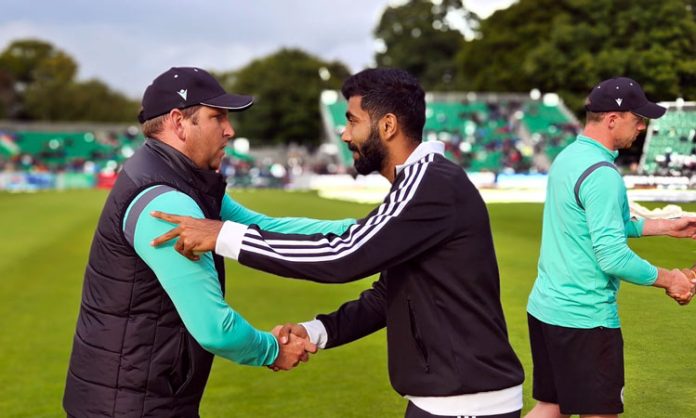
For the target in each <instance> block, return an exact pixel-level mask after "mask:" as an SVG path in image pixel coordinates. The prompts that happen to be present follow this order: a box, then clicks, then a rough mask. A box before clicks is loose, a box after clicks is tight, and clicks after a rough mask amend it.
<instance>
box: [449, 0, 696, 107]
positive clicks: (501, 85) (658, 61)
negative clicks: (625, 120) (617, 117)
mask: <svg viewBox="0 0 696 418" xmlns="http://www.w3.org/2000/svg"><path fill="white" fill-rule="evenodd" d="M691 3H693V2H692V1H684V0H663V1H653V0H631V1H628V0H520V1H519V2H518V3H516V4H513V5H512V6H511V7H510V8H508V9H506V10H501V11H498V12H496V13H494V14H493V15H492V16H491V17H489V18H488V19H486V20H485V21H483V22H481V25H480V32H479V36H478V38H477V39H475V40H472V41H470V42H467V43H465V45H464V47H463V48H462V49H461V51H460V53H459V55H458V57H457V69H458V77H457V80H456V85H457V87H458V88H460V89H462V90H475V91H518V92H525V91H529V90H530V89H532V88H539V89H540V90H542V91H556V92H559V93H560V94H561V96H562V97H563V98H564V100H565V101H566V103H568V104H569V105H570V106H571V108H573V109H575V110H578V111H579V110H580V109H581V108H582V104H583V102H584V98H585V96H586V95H587V93H588V92H589V90H590V89H591V88H592V86H593V85H594V84H596V83H597V82H598V81H599V80H602V79H605V78H609V77H613V76H618V75H623V76H628V77H631V78H634V79H636V80H638V81H639V82H640V83H641V84H642V85H643V88H644V89H645V90H646V92H647V93H648V96H650V97H651V98H652V99H654V100H673V99H674V98H676V97H678V96H683V97H686V98H694V97H696V22H695V20H694V13H693V12H692V10H693V6H692V5H691Z"/></svg>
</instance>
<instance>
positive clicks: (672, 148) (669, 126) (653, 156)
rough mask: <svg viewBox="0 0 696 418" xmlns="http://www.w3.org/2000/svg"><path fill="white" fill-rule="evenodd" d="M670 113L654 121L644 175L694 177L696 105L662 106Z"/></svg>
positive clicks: (645, 152)
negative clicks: (692, 175)
mask: <svg viewBox="0 0 696 418" xmlns="http://www.w3.org/2000/svg"><path fill="white" fill-rule="evenodd" d="M661 104H662V105H663V106H665V107H667V109H668V110H667V113H665V115H664V116H663V117H661V118H660V119H656V120H654V121H651V122H650V125H649V126H648V132H647V134H646V138H645V145H644V146H643V156H642V158H641V163H640V168H639V170H640V172H642V173H644V174H658V175H691V174H692V173H693V172H694V169H696V161H695V157H694V151H696V102H687V103H684V102H682V103H677V102H668V103H661Z"/></svg>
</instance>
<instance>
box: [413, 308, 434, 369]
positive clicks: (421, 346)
mask: <svg viewBox="0 0 696 418" xmlns="http://www.w3.org/2000/svg"><path fill="white" fill-rule="evenodd" d="M407 301H408V318H409V322H410V324H411V336H413V340H414V341H415V342H416V348H417V349H418V353H419V354H420V356H421V359H422V360H423V367H424V368H425V371H426V372H428V371H430V364H429V363H428V350H427V349H426V347H425V343H424V342H423V338H422V337H421V333H420V331H419V329H418V324H417V322H416V311H415V309H413V303H412V302H411V299H407Z"/></svg>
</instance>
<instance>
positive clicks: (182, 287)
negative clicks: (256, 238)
mask: <svg viewBox="0 0 696 418" xmlns="http://www.w3.org/2000/svg"><path fill="white" fill-rule="evenodd" d="M156 188H165V189H160V190H159V191H164V192H163V193H161V194H159V195H157V193H148V192H149V191H151V190H153V189H156ZM165 190H166V191H165ZM152 196H154V197H152ZM141 198H144V199H151V200H149V202H145V201H143V202H140V205H137V206H136V203H137V202H138V201H139V200H140V199H141ZM143 204H145V206H144V209H142V211H140V213H139V214H135V213H134V214H133V216H137V222H136V223H135V227H134V230H133V231H130V233H132V234H133V243H134V248H135V251H136V253H137V254H138V256H140V257H141V258H142V259H143V261H145V263H146V264H147V265H148V266H149V267H150V268H151V269H152V271H153V272H154V273H155V275H156V276H157V279H158V280H159V282H160V283H161V285H162V287H163V288H164V290H165V291H166V292H167V295H169V297H170V299H171V300H172V302H173V303H174V306H175V308H176V310H177V312H178V314H179V316H180V317H181V319H182V321H183V323H184V326H186V329H187V330H188V331H189V333H190V334H191V335H192V336H193V338H195V339H196V341H197V342H198V343H199V344H200V345H201V346H202V347H203V348H204V349H206V350H208V351H210V352H211V353H213V354H216V355H219V356H221V357H225V358H227V359H229V360H232V361H234V362H237V363H240V364H247V365H255V366H260V365H269V364H272V363H273V362H274V361H275V359H276V357H277V356H278V344H277V342H276V339H275V338H274V337H273V336H272V335H271V334H270V333H268V332H264V331H259V330H257V329H255V328H254V327H253V326H251V325H250V324H249V323H248V322H247V321H246V320H245V319H244V317H242V315H240V314H239V313H238V312H236V311H235V310H234V309H232V308H231V307H230V306H229V305H228V304H227V302H225V299H224V296H223V294H222V289H221V288H220V283H219V281H218V277H217V271H216V270H215V264H214V262H213V257H212V255H211V253H206V254H203V255H201V258H200V260H199V261H191V260H188V259H187V258H185V257H182V256H181V255H180V254H179V253H177V252H176V251H175V250H174V242H173V241H172V242H169V243H166V244H164V245H162V246H159V247H156V248H155V247H152V246H151V245H150V242H151V241H152V240H153V239H154V238H155V237H157V236H159V235H161V234H163V233H165V232H167V231H169V230H170V229H172V227H173V225H172V224H170V223H168V222H164V221H162V220H159V219H156V218H154V217H152V216H150V212H152V211H153V210H159V211H163V212H168V213H173V214H178V215H187V216H192V217H195V218H203V217H204V216H203V212H202V210H201V209H200V207H199V206H198V205H197V204H196V202H195V201H194V200H193V199H191V198H190V197H189V196H187V195H186V194H184V193H181V192H179V191H176V190H173V189H168V190H167V187H166V186H153V187H151V188H149V189H146V190H144V191H143V192H142V193H140V194H139V195H138V196H136V197H135V199H133V201H132V202H131V204H130V206H129V207H128V210H127V212H126V216H125V217H124V225H123V227H124V230H125V228H126V223H127V222H126V221H127V220H128V219H129V216H130V215H131V209H133V208H134V207H138V206H140V207H142V206H141V205H143ZM138 210H139V209H138ZM220 216H221V218H222V219H223V220H230V221H234V222H239V223H242V224H245V225H251V224H255V225H259V226H260V227H261V228H262V229H267V230H275V231H278V232H283V233H335V234H337V235H341V234H342V233H343V231H345V230H346V229H347V228H348V227H350V225H352V224H354V223H355V220H353V219H344V220H339V221H320V220H313V219H306V218H272V217H269V216H265V215H262V214H259V213H256V212H254V211H251V210H249V209H247V208H245V207H244V206H242V205H240V204H239V203H237V202H236V201H234V200H233V199H232V198H230V197H229V196H227V195H225V197H224V199H223V203H222V209H221V211H220Z"/></svg>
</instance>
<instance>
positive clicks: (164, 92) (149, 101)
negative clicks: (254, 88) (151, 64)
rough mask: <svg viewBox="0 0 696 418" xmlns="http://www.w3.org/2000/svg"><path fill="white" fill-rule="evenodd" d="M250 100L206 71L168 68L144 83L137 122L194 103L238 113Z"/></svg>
mask: <svg viewBox="0 0 696 418" xmlns="http://www.w3.org/2000/svg"><path fill="white" fill-rule="evenodd" d="M253 103H254V98H253V97H251V96H242V95H238V94H229V93H227V92H226V91H225V89H223V88H222V86H221V85H220V83H219V82H218V81H217V80H216V79H215V77H213V76H212V75H210V74H209V73H208V72H207V71H205V70H203V69H201V68H195V67H172V68H170V69H169V70H167V71H165V72H164V73H162V74H160V75H159V76H158V77H157V78H155V79H154V80H153V81H152V84H150V85H149V86H147V88H146V89H145V94H143V101H142V106H141V108H140V113H138V120H139V121H140V123H143V122H145V121H146V120H149V119H152V118H154V117H157V116H160V115H164V114H165V113H168V112H169V111H170V110H172V109H175V108H176V109H184V108H187V107H191V106H196V105H204V106H210V107H216V108H219V109H227V110H230V111H233V112H235V111H236V112H239V111H242V110H245V109H248V108H249V107H250V106H251V105H252V104H253Z"/></svg>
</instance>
